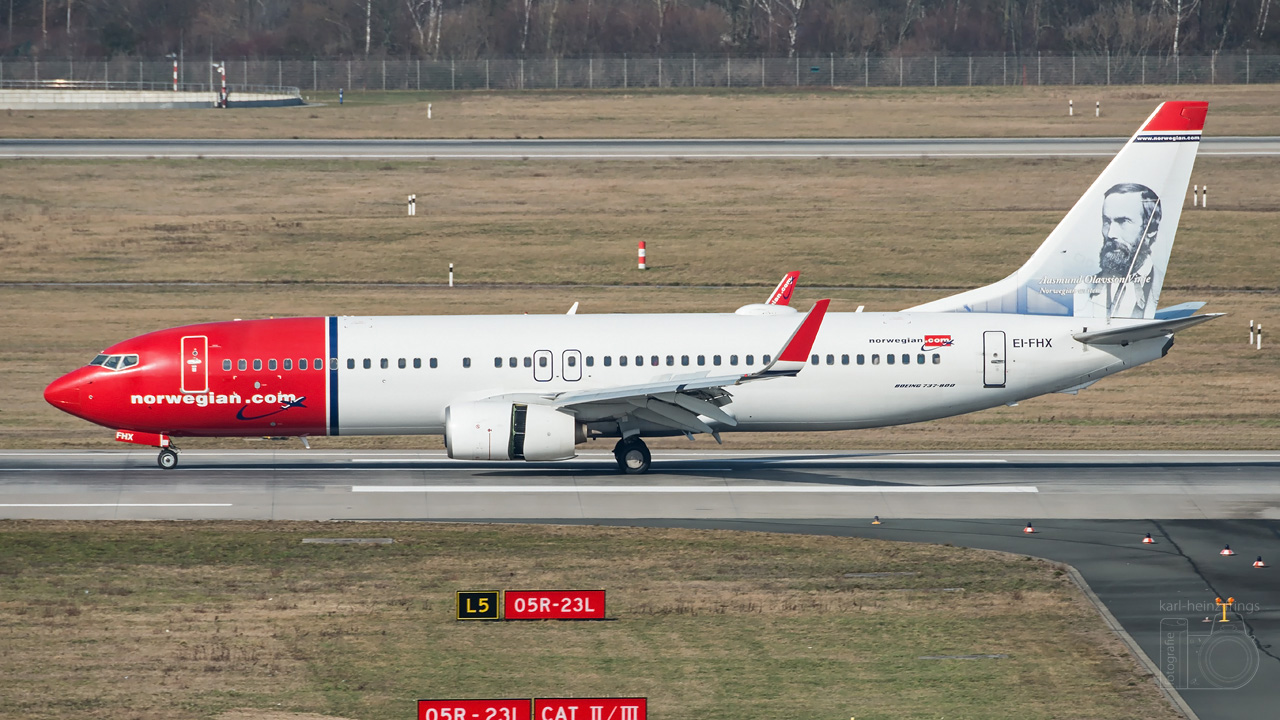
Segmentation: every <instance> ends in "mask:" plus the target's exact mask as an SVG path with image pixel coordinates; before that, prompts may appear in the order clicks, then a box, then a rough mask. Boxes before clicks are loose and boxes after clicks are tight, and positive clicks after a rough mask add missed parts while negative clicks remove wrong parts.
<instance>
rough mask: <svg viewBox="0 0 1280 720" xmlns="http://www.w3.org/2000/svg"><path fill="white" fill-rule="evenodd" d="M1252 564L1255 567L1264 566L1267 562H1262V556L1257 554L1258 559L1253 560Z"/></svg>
mask: <svg viewBox="0 0 1280 720" xmlns="http://www.w3.org/2000/svg"><path fill="white" fill-rule="evenodd" d="M1253 566H1254V567H1256V568H1264V567H1266V566H1267V564H1266V563H1264V562H1262V556H1261V555H1259V556H1258V559H1257V560H1254V561H1253Z"/></svg>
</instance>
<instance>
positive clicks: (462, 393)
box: [329, 312, 1169, 435]
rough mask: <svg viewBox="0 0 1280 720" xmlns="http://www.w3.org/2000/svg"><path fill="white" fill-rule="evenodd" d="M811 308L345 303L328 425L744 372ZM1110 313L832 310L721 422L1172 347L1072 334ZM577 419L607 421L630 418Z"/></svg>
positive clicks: (1004, 400) (765, 418) (1034, 387)
mask: <svg viewBox="0 0 1280 720" xmlns="http://www.w3.org/2000/svg"><path fill="white" fill-rule="evenodd" d="M799 321H800V316H798V315H796V314H785V315H773V316H768V315H766V316H753V315H737V314H671V315H523V316H419V317H412V316H402V317H339V318H338V319H337V329H338V333H337V335H338V337H337V358H338V361H339V363H338V375H337V379H338V383H337V384H338V390H337V397H338V407H339V408H340V417H339V422H338V424H337V427H330V429H329V430H330V432H331V433H333V434H341V435H366V434H368V435H373V434H440V433H443V432H444V427H445V409H446V408H447V407H448V406H450V405H451V404H455V403H462V402H468V401H478V400H483V399H486V398H493V397H496V396H510V397H530V396H545V397H549V396H554V395H555V394H557V393H561V392H572V391H579V390H585V389H592V388H602V389H604V388H617V387H625V386H631V385H642V384H646V383H653V382H658V381H662V380H668V379H686V378H688V379H696V378H700V377H705V376H708V375H710V376H723V375H731V374H735V373H741V374H746V373H750V372H753V371H756V370H759V369H761V368H762V367H763V365H764V363H765V362H766V361H765V359H764V357H765V356H767V355H772V354H774V353H777V352H778V350H779V349H780V348H781V347H782V346H783V344H784V343H785V342H786V341H787V339H788V337H789V336H790V335H791V333H792V332H793V331H794V330H795V329H796V327H797V325H798V323H799ZM1105 322H1106V321H1104V320H1099V319H1096V318H1095V319H1089V318H1072V317H1046V316H1028V315H1011V314H981V313H931V312H897V313H829V314H827V316H826V319H825V321H824V322H823V324H822V327H821V330H820V332H819V334H818V336H817V340H816V342H815V344H814V346H813V350H812V355H813V356H815V357H816V358H817V364H812V363H810V364H807V365H805V367H804V369H803V370H801V371H800V373H799V374H798V375H797V376H795V377H783V378H777V379H772V380H766V381H759V382H752V383H749V384H744V385H741V386H734V387H729V388H728V390H729V392H730V393H732V396H733V399H732V402H731V403H729V404H728V405H726V406H724V410H725V411H726V412H728V413H730V414H732V415H733V416H734V417H736V419H737V420H738V425H737V426H736V427H728V426H726V425H724V424H721V423H715V422H712V421H708V424H710V425H712V426H713V427H715V428H716V429H717V430H722V431H732V430H737V431H800V430H839V429H853V428H868V427H878V426H884V425H897V424H903V423H912V422H919V421H923V420H931V419H935V418H941V417H947V416H951V415H958V414H962V413H967V412H972V411H975V410H981V409H984V408H989V407H995V406H998V405H1003V404H1008V403H1013V402H1017V401H1020V400H1024V399H1027V398H1031V397H1035V396H1037V395H1042V394H1045V393H1049V392H1055V391H1060V390H1065V389H1070V388H1073V387H1076V386H1080V385H1084V384H1088V383H1091V382H1093V381H1096V380H1098V379H1099V378H1102V377H1105V376H1107V375H1111V374H1113V373H1115V372H1119V371H1120V370H1124V369H1127V368H1130V367H1134V366H1137V365H1140V364H1142V363H1146V362H1149V361H1151V360H1154V359H1156V358H1159V357H1161V356H1162V354H1163V352H1164V351H1165V350H1166V349H1167V344H1168V342H1169V338H1168V337H1164V336H1161V337H1157V338H1153V339H1150V340H1142V341H1139V342H1134V343H1131V344H1129V345H1127V346H1120V345H1107V346H1102V347H1099V346H1097V345H1086V344H1082V343H1080V342H1077V341H1076V340H1074V339H1073V338H1072V335H1073V333H1079V332H1081V331H1083V330H1086V329H1088V330H1098V329H1101V326H1102V325H1103V324H1104V323H1105ZM1131 322H1135V321H1127V320H1113V321H1112V324H1113V326H1117V327H1119V326H1123V325H1124V324H1126V323H1131ZM621 357H625V358H626V362H625V365H624V364H623V363H622V362H621V361H620V358H621ZM655 357H656V358H657V364H656V365H655V364H654V358H655ZM890 357H892V362H890ZM638 358H639V359H640V360H641V362H640V363H639V364H637V359H638ZM402 359H403V361H404V365H405V367H404V368H403V369H401V368H400V364H401V360H402ZM433 359H434V363H435V367H431V364H432V360H433ZM513 359H514V367H513V366H512V361H513ZM384 360H385V366H386V367H385V368H384V367H383V365H384ZM415 360H418V361H419V363H418V364H420V367H416V368H415ZM366 361H367V365H368V369H366V367H365V366H366ZM686 363H687V364H686ZM498 364H500V365H501V367H497V366H496V365H498ZM579 419H580V420H581V421H582V422H584V423H587V425H588V427H591V428H592V429H593V430H596V431H599V432H602V433H605V434H610V433H609V430H610V427H612V428H613V429H614V430H616V427H617V426H616V422H610V421H604V420H603V419H601V424H600V425H599V426H593V425H592V423H593V422H594V421H595V420H596V418H592V417H580V418H579ZM670 433H671V430H670V429H669V428H665V429H664V428H660V427H652V428H647V429H646V430H645V434H646V435H656V434H670Z"/></svg>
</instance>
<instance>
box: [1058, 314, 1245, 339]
mask: <svg viewBox="0 0 1280 720" xmlns="http://www.w3.org/2000/svg"><path fill="white" fill-rule="evenodd" d="M1225 314H1226V313H1210V314H1208V315H1193V316H1191V317H1184V318H1177V319H1174V320H1155V321H1152V322H1144V323H1140V324H1137V325H1128V326H1126V327H1120V328H1108V329H1106V330H1095V331H1094V332H1082V333H1076V334H1075V335H1074V336H1073V337H1075V339H1076V340H1079V341H1080V342H1082V343H1086V344H1088V345H1127V344H1129V343H1131V342H1137V341H1139V340H1149V339H1151V338H1156V337H1161V336H1162V335H1171V334H1173V333H1175V332H1177V331H1179V330H1185V329H1187V328H1189V327H1191V326H1193V325H1199V324H1200V323H1202V322H1208V321H1209V320H1213V319H1215V318H1220V317H1222V316H1223V315H1225Z"/></svg>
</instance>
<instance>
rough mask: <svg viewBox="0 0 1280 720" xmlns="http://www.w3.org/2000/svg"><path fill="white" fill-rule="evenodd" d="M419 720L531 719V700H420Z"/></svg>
mask: <svg viewBox="0 0 1280 720" xmlns="http://www.w3.org/2000/svg"><path fill="white" fill-rule="evenodd" d="M418 720H529V701H528V700H419V701H418Z"/></svg>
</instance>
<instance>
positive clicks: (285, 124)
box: [4, 85, 1280, 138]
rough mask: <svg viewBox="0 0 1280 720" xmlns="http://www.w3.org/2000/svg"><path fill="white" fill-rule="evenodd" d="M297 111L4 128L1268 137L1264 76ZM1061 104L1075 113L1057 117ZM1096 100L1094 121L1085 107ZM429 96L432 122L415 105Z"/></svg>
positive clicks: (24, 119) (376, 134)
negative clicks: (1197, 119)
mask: <svg viewBox="0 0 1280 720" xmlns="http://www.w3.org/2000/svg"><path fill="white" fill-rule="evenodd" d="M317 98H318V99H319V100H320V101H321V102H323V103H326V104H324V105H320V106H311V107H298V108H261V109H243V110H232V111H228V112H224V111H216V110H166V111H128V110H111V111H79V110H77V111H65V110H46V111H11V112H9V113H8V115H7V116H6V117H4V128H5V130H4V134H5V135H6V136H9V137H40V138H53V137H85V138H110V137H115V138H143V137H163V138H175V137H179V138H187V137H191V138H277V137H299V138H519V137H523V138H539V137H545V138H596V137H662V138H667V137H932V136H939V137H1046V136H1047V137H1076V136H1081V135H1094V136H1097V135H1101V136H1128V135H1130V134H1132V133H1133V131H1134V130H1135V129H1136V128H1137V125H1138V123H1139V122H1141V121H1142V119H1143V118H1145V117H1146V116H1147V115H1148V114H1150V112H1151V111H1152V110H1153V109H1154V108H1155V106H1156V104H1157V103H1159V102H1161V101H1162V100H1208V101H1209V102H1210V114H1209V122H1208V125H1207V128H1206V129H1207V130H1208V131H1209V132H1211V133H1212V134H1215V135H1276V134H1280V97H1278V96H1277V93H1276V92H1275V87H1274V86H1271V85H1251V86H1241V85H1235V86H1227V85H1217V86H1202V85H1199V86H1181V87H1178V86H1154V85H1153V86H1145V87H1132V86H1125V87H1122V86H1112V87H1094V86H1090V87H1083V86H1082V87H1043V88H1022V87H1011V88H996V87H984V88H941V89H936V90H935V89H933V88H905V89H904V88H871V89H837V90H833V91H818V92H812V91H803V92H793V91H785V90H784V91H745V92H743V91H734V92H729V91H719V92H717V91H708V92H700V93H683V92H654V91H639V92H634V91H633V92H594V93H585V92H529V93H509V94H499V93H483V92H464V93H381V92H379V93H348V94H347V102H346V104H344V105H341V106H339V105H338V104H337V96H336V94H333V95H329V94H320V95H318V96H317ZM1068 99H1074V100H1075V104H1076V115H1075V117H1067V100H1068ZM1095 101H1101V102H1102V111H1103V114H1102V117H1101V118H1094V117H1093V103H1094V102H1095ZM428 102H430V103H432V106H433V107H432V120H430V121H428V120H427V119H426V105H427V103H428Z"/></svg>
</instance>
